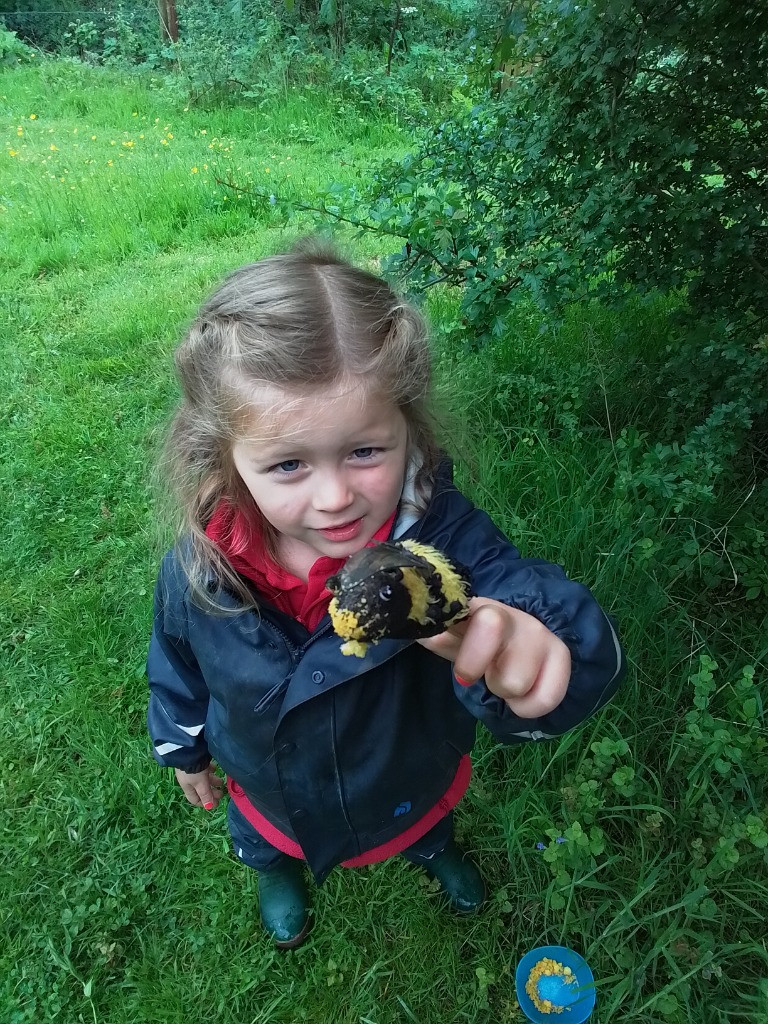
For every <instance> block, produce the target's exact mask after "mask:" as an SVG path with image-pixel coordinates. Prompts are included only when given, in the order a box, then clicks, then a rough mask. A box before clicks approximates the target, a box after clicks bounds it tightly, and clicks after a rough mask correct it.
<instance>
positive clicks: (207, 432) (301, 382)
mask: <svg viewBox="0 0 768 1024" xmlns="http://www.w3.org/2000/svg"><path fill="white" fill-rule="evenodd" d="M175 364H176V371H177V374H178V378H179V382H180V384H181V391H182V399H181V403H180V405H179V407H178V409H177V411H176V413H175V416H174V418H173V421H172V423H171V426H170V430H169V432H168V436H167V440H166V445H165V453H164V458H163V466H162V472H163V475H164V476H165V479H166V481H167V480H168V477H170V482H171V486H172V491H173V493H174V496H175V498H176V500H177V502H178V505H179V507H180V511H181V523H180V524H179V525H180V530H181V532H182V533H183V534H185V535H186V536H187V538H188V539H187V540H186V541H185V543H183V544H182V545H180V548H179V550H180V555H181V558H182V561H183V564H184V569H185V571H186V575H187V577H188V579H189V582H190V586H191V589H192V593H193V595H194V596H195V597H196V599H198V600H199V601H200V602H201V603H203V604H204V605H205V606H207V607H209V608H222V606H221V604H220V602H218V601H217V600H216V598H215V593H216V592H217V590H218V588H219V587H221V586H222V585H224V586H226V587H227V589H228V590H230V591H233V592H234V593H235V594H236V595H237V596H238V597H239V598H240V599H241V600H242V602H243V603H244V604H246V605H254V604H255V601H254V597H253V595H252V593H251V592H250V591H249V590H248V588H247V587H246V586H245V585H244V584H243V581H242V579H241V578H240V577H239V576H238V574H237V573H236V572H235V571H234V570H233V569H232V567H231V565H230V564H229V562H228V561H227V560H226V559H225V558H224V556H223V555H222V553H221V552H220V551H219V549H218V548H217V547H216V545H215V544H214V543H213V542H212V541H211V540H210V539H209V538H208V537H207V536H206V534H205V529H206V526H207V525H208V523H209V522H210V519H211V517H212V515H213V514H214V511H215V510H216V508H217V507H218V506H219V503H220V502H228V503H229V504H231V505H232V506H233V507H235V508H237V509H239V510H240V511H241V512H243V513H244V514H245V516H246V518H247V519H248V521H249V522H251V523H253V524H254V525H255V526H258V528H259V530H260V532H261V533H262V535H263V537H264V539H265V543H266V544H267V546H268V548H269V549H270V550H271V551H272V552H274V540H275V535H274V531H273V530H272V528H271V527H270V525H269V524H268V523H267V522H266V520H264V519H263V518H262V517H261V515H260V513H259V510H258V508H257V507H256V505H255V503H254V501H253V499H252V497H251V495H250V494H249V492H248V490H247V489H246V487H245V485H244V483H243V481H242V480H241V478H240V475H239V473H238V472H237V470H236V468H235V465H234V461H233V459H232V447H233V444H234V443H235V442H236V441H237V440H238V439H239V438H241V437H242V431H243V422H244V418H245V417H246V416H247V414H248V412H249V404H250V407H251V410H252V405H253V394H254V392H258V389H259V387H263V386H265V385H266V386H268V387H275V386H276V387H279V388H281V389H287V390H289V391H290V390H294V389H295V390H296V391H297V392H298V393H300V392H302V391H303V392H308V391H312V390H315V389H318V388H326V387H327V388H332V387H334V386H336V385H338V384H340V383H343V382H347V381H350V380H353V381H354V380H356V379H357V380H360V381H362V382H365V384H366V386H367V387H369V388H370V390H371V391H372V392H374V393H375V394H376V395H377V396H380V397H382V398H383V399H385V400H387V401H390V402H391V403H392V404H393V405H395V406H396V407H397V408H398V409H400V411H401V412H402V414H403V416H404V418H405V421H406V424H407V427H408V440H409V446H410V452H411V454H412V455H413V456H414V457H417V458H418V459H419V461H420V469H419V471H418V474H417V478H416V491H417V495H418V496H419V499H420V501H421V502H422V504H423V503H424V502H425V500H426V497H427V495H428V493H429V490H430V488H431V483H432V481H433V479H434V471H435V467H436V464H437V459H438V448H437V443H436V440H435V436H434V427H433V419H432V415H431V413H430V410H429V396H430V384H431V360H430V353H429V347H428V341H427V327H426V324H425V321H424V319H423V317H422V316H421V315H420V314H419V312H418V311H417V310H416V309H415V308H414V307H413V306H412V305H411V304H410V303H408V302H407V301H405V300H404V299H403V298H402V297H401V296H399V295H397V294H396V293H395V292H394V291H393V290H392V288H391V287H390V286H389V285H388V284H387V282H386V281H384V280H382V279H381V278H379V277H376V276H374V275H373V274H370V273H368V272H366V271H364V270H361V269H358V268H356V267H354V266H352V265H351V264H349V263H347V262H346V261H345V260H343V259H341V258H340V257H339V256H338V255H337V254H336V253H335V252H334V251H333V250H331V249H329V248H328V247H327V246H321V245H320V244H319V243H318V242H316V241H314V240H311V239H310V240H303V241H302V242H300V243H298V244H297V245H296V246H295V247H294V249H292V250H291V251H290V252H287V253H284V254H281V255H277V256H272V257H270V258H267V259H264V260H260V261H259V262H258V263H253V264H249V265H248V266H244V267H240V268H239V269H238V270H235V271H234V272H233V273H232V274H230V275H229V276H228V277H227V278H226V279H225V280H224V281H223V283H222V284H221V286H220V287H219V288H218V289H217V290H216V291H215V292H214V294H213V295H212V296H211V298H210V299H208V301H207V302H206V303H205V304H204V305H203V306H202V308H201V309H200V312H199V313H198V316H197V318H196V319H195V321H194V323H193V324H192V325H191V327H190V328H189V331H188V332H187V335H186V337H185V338H184V340H183V341H182V343H181V345H180V346H179V348H178V349H177V351H176V354H175ZM212 582H213V584H214V585H213V587H211V583H212Z"/></svg>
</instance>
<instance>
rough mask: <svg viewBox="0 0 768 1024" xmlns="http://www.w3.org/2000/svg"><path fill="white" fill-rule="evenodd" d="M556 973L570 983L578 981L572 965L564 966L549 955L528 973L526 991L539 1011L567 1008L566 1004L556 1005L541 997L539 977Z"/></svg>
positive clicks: (559, 1010)
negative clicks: (572, 970) (571, 967)
mask: <svg viewBox="0 0 768 1024" xmlns="http://www.w3.org/2000/svg"><path fill="white" fill-rule="evenodd" d="M554 975H559V976H560V977H561V978H563V979H564V980H565V981H566V982H568V983H569V984H573V983H575V981H576V978H575V976H574V975H573V973H572V972H571V969H570V967H563V965H562V964H561V963H560V962H559V961H557V960H549V959H548V958H547V957H544V959H543V960H539V962H538V963H537V964H534V966H533V967H532V968H531V973H530V974H529V975H528V981H526V983H525V991H526V992H527V994H528V995H529V996H530V999H531V1002H532V1003H533V1005H534V1006H535V1007H536V1009H537V1010H538V1011H539V1013H562V1012H563V1010H564V1009H565V1007H564V1006H556V1005H555V1004H554V1003H551V1002H550V1001H549V999H540V998H539V978H541V977H547V978H550V977H553V976H554Z"/></svg>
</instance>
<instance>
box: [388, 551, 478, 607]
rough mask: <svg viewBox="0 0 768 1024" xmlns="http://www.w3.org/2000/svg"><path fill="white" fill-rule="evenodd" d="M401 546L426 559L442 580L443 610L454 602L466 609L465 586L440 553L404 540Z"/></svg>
mask: <svg viewBox="0 0 768 1024" xmlns="http://www.w3.org/2000/svg"><path fill="white" fill-rule="evenodd" d="M402 544H403V547H404V548H407V549H408V550H409V551H412V552H413V553H414V555H420V556H421V557H422V558H426V560H427V561H428V562H429V564H430V565H431V566H433V567H434V569H435V571H436V572H438V573H439V574H440V578H441V580H442V587H441V588H440V589H441V590H442V592H443V595H444V597H445V603H444V604H443V608H444V609H448V608H450V606H451V605H452V604H453V602H454V601H458V602H459V603H460V604H461V606H462V608H466V607H467V585H466V583H465V582H464V580H463V579H462V578H461V576H459V574H458V573H457V572H456V570H455V569H454V567H453V566H452V565H451V563H450V562H449V561H448V559H447V558H446V557H445V555H444V554H443V553H442V552H441V551H438V550H437V548H433V547H431V546H430V545H429V544H419V543H418V541H415V540H404V541H403V542H402ZM421 621H423V620H421ZM446 625H449V623H446Z"/></svg>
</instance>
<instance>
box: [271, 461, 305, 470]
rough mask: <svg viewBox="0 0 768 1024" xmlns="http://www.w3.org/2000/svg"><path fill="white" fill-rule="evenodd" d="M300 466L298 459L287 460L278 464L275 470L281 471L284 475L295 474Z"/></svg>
mask: <svg viewBox="0 0 768 1024" xmlns="http://www.w3.org/2000/svg"><path fill="white" fill-rule="evenodd" d="M299 466H300V462H299V460H298V459H286V460H285V462H278V464H277V466H276V467H275V469H279V470H280V471H281V472H283V473H295V472H296V470H297V469H298V468H299Z"/></svg>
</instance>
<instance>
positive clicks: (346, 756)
mask: <svg viewBox="0 0 768 1024" xmlns="http://www.w3.org/2000/svg"><path fill="white" fill-rule="evenodd" d="M397 529H398V528H397V524H396V526H395V531H394V534H397ZM394 534H393V535H394ZM405 537H413V538H418V540H419V541H422V542H424V543H427V544H432V545H434V546H435V547H437V548H440V549H441V550H442V551H444V552H445V553H446V555H447V556H448V557H449V558H450V559H451V560H453V561H455V562H459V563H461V564H462V565H464V566H466V567H468V568H469V570H470V573H471V577H472V582H473V587H474V590H475V592H476V593H477V594H479V595H482V596H484V597H490V598H495V599H496V600H498V601H502V602H504V603H505V604H508V605H510V606H512V607H514V608H519V609H521V610H522V611H525V612H528V613H529V614H531V615H534V616H535V617H536V618H538V619H539V620H541V622H543V623H544V624H545V625H546V626H547V627H548V628H549V629H551V630H552V632H553V633H555V634H556V635H557V636H558V637H560V639H561V640H563V641H564V642H565V643H566V645H567V646H568V648H569V650H570V652H571V656H572V675H571V679H570V683H569V686H568V691H567V693H566V696H565V698H564V700H563V701H562V703H561V704H560V705H559V706H558V707H557V708H555V710H554V711H551V712H550V713H549V714H547V715H544V716H542V717H541V718H537V719H521V718H519V717H518V716H517V715H515V714H513V713H512V712H511V711H510V710H509V708H508V707H507V705H506V704H505V703H504V701H503V700H501V699H500V698H498V697H496V696H495V695H494V694H492V693H490V691H489V690H488V689H487V688H486V687H485V685H484V683H483V682H482V681H478V682H476V683H474V684H473V685H472V686H469V687H464V686H461V685H460V684H459V683H457V682H456V681H455V678H454V676H453V673H452V667H451V664H450V663H449V662H448V661H446V660H445V659H443V658H440V657H438V656H437V655H434V654H432V653H430V652H429V651H427V650H425V649H424V648H423V647H422V646H421V645H420V644H418V643H414V642H412V641H401V640H384V641H381V642H380V643H378V644H375V645H373V646H371V647H369V648H368V651H367V653H366V655H365V657H364V658H356V657H349V656H345V655H342V654H341V653H340V650H339V647H340V641H339V638H338V637H337V636H336V635H335V634H334V632H333V630H332V628H331V623H330V619H329V617H328V615H327V614H326V615H325V617H324V618H323V620H322V621H321V622H320V624H319V626H318V627H317V628H316V629H315V630H314V631H313V632H312V633H310V632H309V631H308V630H307V629H305V628H304V626H302V625H301V624H300V623H299V622H297V621H295V620H294V619H292V618H291V617H290V616H288V615H286V614H284V613H283V612H280V611H278V610H277V609H276V608H274V607H273V606H272V605H271V604H269V603H268V602H266V601H263V600H260V601H259V607H258V609H251V608H249V609H247V610H240V611H239V612H238V613H237V614H234V615H228V616H227V615H214V614H211V613H210V612H209V611H205V610H203V609H202V608H201V607H199V606H198V604H196V603H195V601H194V600H193V599H192V597H191V595H190V592H189V586H188V583H187V581H186V578H185V576H184V574H183V571H182V569H181V568H180V565H179V562H178V559H177V555H176V553H175V551H171V552H169V553H168V554H167V555H166V557H165V559H164V561H163V564H162V569H161V572H160V577H159V580H158V583H157V588H156V592H155V618H154V630H153V635H152V641H151V645H150V651H149V658H148V675H149V684H150V691H151V697H150V705H149V714H148V725H149V731H150V734H151V736H152V740H153V743H154V754H155V757H156V759H157V760H158V761H159V762H160V764H163V765H167V766H171V767H177V768H189V767H193V766H195V765H204V764H205V763H206V761H207V759H208V757H209V756H212V757H214V758H215V759H216V761H218V763H219V765H220V766H221V767H222V768H223V769H224V771H225V772H226V773H227V774H228V775H230V776H231V777H232V778H233V779H235V780H236V781H237V782H238V783H239V784H240V786H242V788H243V789H244V790H245V792H246V794H247V796H248V798H249V799H250V801H251V803H252V804H253V805H254V806H255V807H256V808H257V809H258V810H259V811H260V812H261V814H263V815H264V816H265V817H266V818H267V820H268V821H270V822H272V824H274V825H275V826H276V827H277V828H278V829H279V830H280V831H281V832H282V833H283V834H285V835H287V836H289V837H290V838H292V839H294V840H296V841H297V842H298V843H299V844H300V846H301V848H302V850H303V851H304V854H305V856H306V858H307V862H308V864H309V867H310V868H311V870H312V872H313V873H314V875H315V878H316V879H317V880H318V881H321V880H322V879H323V878H325V876H326V875H327V874H328V872H329V871H330V870H331V869H332V868H333V867H334V866H335V865H336V864H339V863H340V862H341V861H343V860H347V859H349V858H353V857H356V856H358V855H360V854H362V853H365V852H366V851H367V850H371V849H373V848H374V847H375V846H379V845H381V844H383V843H385V842H387V841H389V840H391V839H393V838H394V837H395V836H397V835H399V834H400V833H402V832H403V831H405V829H407V828H408V827H409V826H410V825H411V824H413V823H415V822H417V821H418V820H419V819H420V818H421V817H423V816H424V815H425V814H426V813H427V811H429V810H430V809H431V808H433V807H434V806H435V804H436V803H437V802H438V800H439V799H440V798H441V797H442V796H443V795H444V794H445V792H446V791H447V790H448V788H449V786H450V784H451V782H452V781H453V779H454V776H455V775H456V771H457V767H458V764H459V761H460V759H461V758H462V756H463V755H464V754H466V753H468V752H469V751H470V750H471V748H472V745H473V742H474V739H475V728H476V724H477V722H478V721H479V722H482V723H483V725H484V726H486V728H488V729H489V730H490V731H491V733H493V735H494V736H495V737H496V738H497V739H499V740H500V741H502V742H504V743H519V742H522V741H525V740H542V739H549V738H551V737H554V736H559V735H561V734H562V733H564V732H566V731H567V730H569V729H572V728H573V727H574V726H576V725H578V724H579V723H581V722H583V721H584V720H585V719H587V718H589V717H590V716H591V715H592V714H594V712H595V711H597V710H598V708H600V707H602V705H603V704H605V703H606V702H607V701H608V700H609V699H610V697H611V696H612V695H613V693H614V692H615V690H616V688H617V686H618V684H619V682H620V680H621V677H622V675H623V672H624V659H623V655H622V652H621V648H620V646H619V642H618V640H617V638H616V634H615V632H614V629H613V627H612V625H611V622H610V621H609V619H608V617H607V616H606V615H605V613H604V612H603V611H602V609H601V608H600V606H599V605H598V604H597V602H596V601H595V599H594V598H593V597H592V595H591V593H590V592H589V590H588V589H587V588H586V587H585V586H583V585H582V584H580V583H575V582H573V581H571V580H569V579H567V577H566V575H565V573H564V572H563V570H562V569H561V568H560V567H559V566H557V565H552V564H550V563H548V562H545V561H542V560H540V559H536V558H521V557H520V555H519V553H518V551H517V550H516V549H515V548H514V547H513V545H512V544H511V543H510V542H509V541H508V540H507V538H506V537H505V536H504V535H503V534H502V533H501V532H500V531H499V530H498V529H497V527H496V526H495V525H494V524H493V522H492V521H491V519H490V518H489V517H488V516H487V515H486V513H485V512H483V511H481V510H480V509H477V508H475V507H474V506H473V505H472V503H471V502H470V501H469V500H468V499H467V498H466V497H464V495H462V494H461V493H460V492H459V491H458V490H457V489H456V488H455V487H454V485H453V483H452V480H451V467H450V464H449V463H447V462H446V463H445V464H444V465H443V466H442V467H441V470H440V473H439V475H438V480H437V483H436V485H435V488H434V491H433V494H432V498H431V500H430V504H429V507H428V509H427V511H426V512H425V514H424V515H423V517H422V518H420V519H419V520H418V521H417V522H415V523H412V524H411V525H410V526H409V527H408V528H407V529H406V531H405V532H404V533H402V534H401V535H400V536H399V537H398V539H403V538H405ZM224 602H225V603H231V607H232V608H233V609H237V608H239V607H240V606H239V603H238V601H237V599H236V598H235V597H234V595H232V596H231V597H228V596H227V595H226V594H224ZM404 809H406V810H404Z"/></svg>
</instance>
